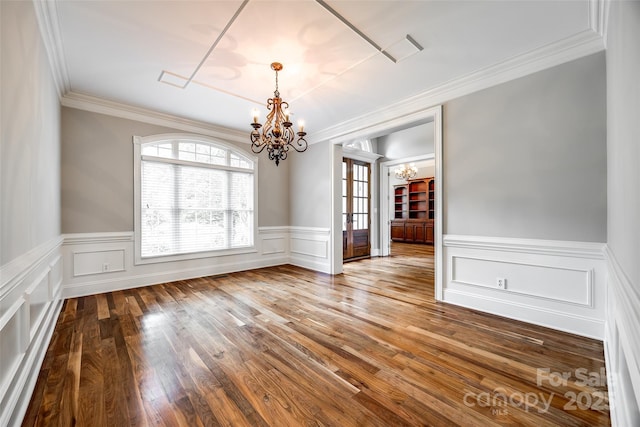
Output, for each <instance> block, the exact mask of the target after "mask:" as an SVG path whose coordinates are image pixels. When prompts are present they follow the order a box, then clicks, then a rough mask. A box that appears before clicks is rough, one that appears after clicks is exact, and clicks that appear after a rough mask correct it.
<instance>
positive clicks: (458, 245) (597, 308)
mask: <svg viewBox="0 0 640 427" xmlns="http://www.w3.org/2000/svg"><path fill="white" fill-rule="evenodd" d="M443 241H444V258H445V262H444V263H445V271H444V275H445V285H444V301H446V302H450V303H453V304H458V305H463V306H466V307H469V308H473V309H477V310H481V311H486V312H489V313H493V314H497V315H500V316H505V317H508V318H513V319H518V320H523V321H526V322H531V323H535V324H538V325H542V326H548V327H551V328H554V329H558V330H563V331H567V332H571V333H575V334H578V335H584V336H588V337H592V338H597V339H603V337H604V320H605V311H606V276H607V274H606V263H605V260H604V252H603V251H604V244H600V243H584V242H564V241H548V240H532V239H512V238H493V237H478V236H453V235H447V236H445V237H444V239H443Z"/></svg>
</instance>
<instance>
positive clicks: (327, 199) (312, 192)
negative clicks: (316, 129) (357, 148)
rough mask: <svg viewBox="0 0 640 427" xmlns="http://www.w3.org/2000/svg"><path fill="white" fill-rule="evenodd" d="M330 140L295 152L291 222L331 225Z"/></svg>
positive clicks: (292, 156)
mask: <svg viewBox="0 0 640 427" xmlns="http://www.w3.org/2000/svg"><path fill="white" fill-rule="evenodd" d="M330 148H331V147H330V143H329V142H328V141H325V142H320V143H317V144H313V145H309V148H308V149H307V151H305V152H304V153H293V154H292V155H291V156H289V158H288V159H287V160H285V162H290V163H289V164H290V168H291V169H290V175H289V176H290V179H289V191H290V192H291V200H290V204H291V216H290V219H291V225H293V226H299V227H322V228H329V227H331V179H330V176H331V169H330V168H331V158H330Z"/></svg>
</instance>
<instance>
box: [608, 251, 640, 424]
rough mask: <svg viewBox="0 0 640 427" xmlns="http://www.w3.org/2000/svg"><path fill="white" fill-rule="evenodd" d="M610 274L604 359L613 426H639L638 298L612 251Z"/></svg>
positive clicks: (609, 259) (639, 323)
mask: <svg viewBox="0 0 640 427" xmlns="http://www.w3.org/2000/svg"><path fill="white" fill-rule="evenodd" d="M605 253H606V261H607V270H608V273H609V283H608V295H607V323H606V328H605V337H604V345H605V360H606V362H607V381H608V384H607V386H608V390H609V402H610V406H611V421H612V425H614V426H616V425H619V426H632V425H639V424H638V423H640V416H639V406H640V402H638V399H637V398H636V396H640V389H637V390H634V385H635V387H638V386H639V385H640V360H639V359H638V355H640V341H639V340H638V331H640V312H638V307H640V295H638V291H636V290H635V288H634V287H633V285H632V284H631V280H629V277H628V276H627V275H626V274H625V272H624V270H623V269H622V267H621V266H620V264H619V263H618V260H617V259H616V257H615V255H614V254H613V252H612V251H611V250H610V248H608V247H607V250H606V252H605Z"/></svg>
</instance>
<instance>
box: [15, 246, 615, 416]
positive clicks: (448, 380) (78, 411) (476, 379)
mask: <svg viewBox="0 0 640 427" xmlns="http://www.w3.org/2000/svg"><path fill="white" fill-rule="evenodd" d="M433 281H434V259H433V247H432V246H428V245H398V244H395V243H394V245H393V247H392V256H390V257H386V258H372V259H367V260H361V261H355V262H351V263H348V264H345V266H344V274H342V275H337V276H331V275H327V274H323V273H317V272H313V271H310V270H306V269H303V268H299V267H295V266H291V265H281V266H276V267H270V268H262V269H257V270H252V271H245V272H240V273H233V274H224V275H219V276H211V277H202V278H197V279H192V280H182V281H177V282H172V283H162V284H159V285H155V286H148V287H142V288H135V289H128V290H123V291H115V292H110V293H106V294H101V295H92V296H87V297H83V298H75V299H69V300H67V301H65V302H64V305H63V308H62V311H61V314H60V316H59V318H58V321H57V323H56V327H55V330H54V333H53V336H52V340H51V343H50V346H49V349H48V351H47V354H46V356H45V359H44V363H43V366H42V369H41V372H40V375H39V378H38V381H37V384H36V387H35V391H34V395H33V397H32V400H31V404H30V405H29V408H28V410H27V414H26V416H25V418H24V421H23V425H24V426H33V425H37V426H52V425H60V426H70V425H76V426H91V427H100V426H106V427H111V426H117V427H120V426H151V425H154V426H178V427H181V426H189V427H191V426H206V427H209V426H233V427H235V426H247V427H248V426H251V427H253V426H303V425H304V426H307V425H319V426H340V427H343V426H384V427H387V426H422V425H429V426H482V427H485V426H506V425H510V426H535V427H545V426H557V425H563V426H608V425H610V421H609V412H608V407H607V403H608V400H607V399H606V392H607V389H606V382H605V379H604V378H603V379H602V381H601V382H600V383H593V384H584V381H580V378H579V372H580V371H578V370H579V369H583V370H584V371H583V372H587V373H600V372H601V369H602V370H603V369H604V355H603V347H602V343H601V342H598V341H595V340H591V339H587V338H583V337H578V336H574V335H571V334H567V333H563V332H557V331H552V330H550V329H547V328H542V327H538V326H533V325H530V324H526V323H522V322H517V321H513V320H505V319H503V318H500V317H498V316H492V315H488V314H485V313H480V312H476V311H473V310H470V309H466V308H461V307H455V306H451V305H448V304H443V303H439V302H436V301H435V300H434V296H433V295H434V289H433V288H434V282H433ZM540 370H547V371H548V372H549V373H548V375H549V376H547V377H544V379H543V380H540V377H538V375H540ZM547 371H545V372H547ZM562 375H565V377H566V378H563V377H562ZM571 396H581V397H582V398H583V400H582V401H581V403H583V402H584V401H586V400H588V401H589V402H593V403H594V405H592V406H591V407H588V406H587V407H585V406H584V405H582V406H581V407H574V406H572V401H571ZM573 403H575V402H573Z"/></svg>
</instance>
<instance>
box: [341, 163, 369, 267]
mask: <svg viewBox="0 0 640 427" xmlns="http://www.w3.org/2000/svg"><path fill="white" fill-rule="evenodd" d="M370 166H371V165H370V164H369V163H366V162H361V161H358V160H353V159H346V158H344V159H342V258H343V259H344V260H345V261H349V260H353V259H356V258H364V257H368V256H369V255H370V253H371V241H370V238H369V237H370V236H369V234H370V233H369V228H370V224H371V216H370V203H371V202H370V194H371V188H370V185H369V183H370V181H371V167H370Z"/></svg>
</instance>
